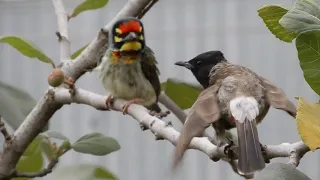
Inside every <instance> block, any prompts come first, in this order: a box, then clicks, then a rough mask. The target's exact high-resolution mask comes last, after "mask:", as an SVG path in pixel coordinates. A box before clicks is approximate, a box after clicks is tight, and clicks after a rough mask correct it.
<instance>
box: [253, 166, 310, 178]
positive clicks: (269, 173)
mask: <svg viewBox="0 0 320 180" xmlns="http://www.w3.org/2000/svg"><path fill="white" fill-rule="evenodd" d="M254 176H255V178H254V179H255V180H311V179H310V178H309V177H308V176H307V175H305V174H304V173H303V172H301V171H299V170H298V169H297V168H295V167H294V166H292V165H290V164H285V163H281V162H274V163H270V164H269V165H267V167H265V168H264V169H262V170H261V171H259V172H257V173H255V175H254Z"/></svg>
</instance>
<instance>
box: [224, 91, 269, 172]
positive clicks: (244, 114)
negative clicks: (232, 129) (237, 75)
mask: <svg viewBox="0 0 320 180" xmlns="http://www.w3.org/2000/svg"><path fill="white" fill-rule="evenodd" d="M230 111H231V114H232V116H233V118H234V119H235V122H236V126H237V134H238V143H239V159H238V171H239V173H240V174H243V175H246V174H252V173H254V172H255V171H259V170H261V169H263V168H264V167H265V161H264V158H263V156H262V151H261V146H260V142H259V136H258V130H257V127H256V121H255V119H256V117H257V116H258V114H259V108H258V102H257V101H256V100H255V99H254V98H253V97H244V96H242V97H237V98H235V99H233V100H232V101H230Z"/></svg>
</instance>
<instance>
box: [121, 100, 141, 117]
mask: <svg viewBox="0 0 320 180" xmlns="http://www.w3.org/2000/svg"><path fill="white" fill-rule="evenodd" d="M143 101H144V100H143V99H141V98H135V99H133V100H130V101H128V103H126V104H125V105H124V106H123V107H122V112H123V115H126V114H128V108H129V106H130V105H131V104H137V103H141V102H143Z"/></svg>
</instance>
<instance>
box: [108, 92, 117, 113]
mask: <svg viewBox="0 0 320 180" xmlns="http://www.w3.org/2000/svg"><path fill="white" fill-rule="evenodd" d="M115 99H116V98H115V97H112V95H109V96H108V97H107V99H106V110H107V111H110V109H111V107H112V106H113V102H114V100H115Z"/></svg>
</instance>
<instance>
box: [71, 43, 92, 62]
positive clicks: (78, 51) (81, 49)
mask: <svg viewBox="0 0 320 180" xmlns="http://www.w3.org/2000/svg"><path fill="white" fill-rule="evenodd" d="M88 45H89V44H87V45H85V46H83V47H82V48H80V49H78V50H77V51H76V52H74V53H73V54H72V55H71V59H75V58H76V57H78V56H79V55H80V54H81V52H82V51H83V50H84V49H86V47H87V46H88Z"/></svg>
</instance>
